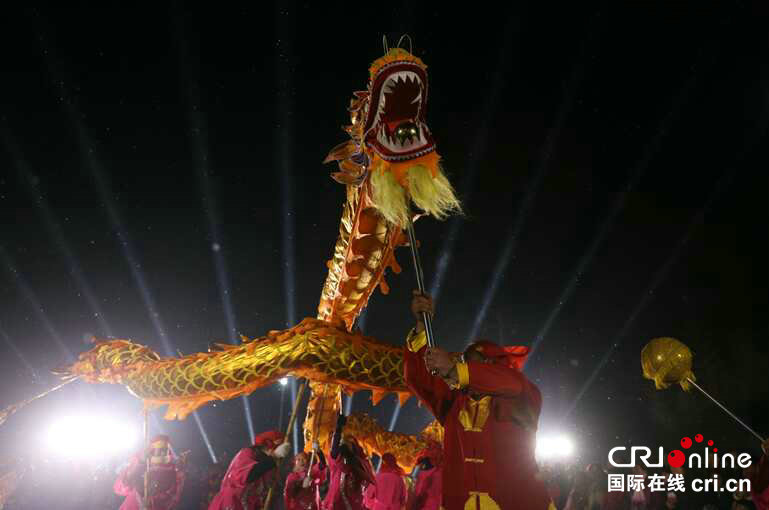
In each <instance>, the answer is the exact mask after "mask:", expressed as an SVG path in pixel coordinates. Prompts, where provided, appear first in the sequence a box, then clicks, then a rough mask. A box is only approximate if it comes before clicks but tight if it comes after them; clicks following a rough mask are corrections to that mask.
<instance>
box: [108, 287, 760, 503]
mask: <svg viewBox="0 0 769 510" xmlns="http://www.w3.org/2000/svg"><path fill="white" fill-rule="evenodd" d="M411 310H412V313H413V314H414V316H415V317H417V323H416V326H415V327H414V329H412V330H411V331H410V332H409V334H408V337H407V340H406V348H405V349H404V356H405V359H404V378H405V382H406V384H407V385H408V387H409V389H410V390H411V391H412V392H413V393H414V394H415V395H417V397H418V398H419V399H420V400H421V401H422V403H423V404H424V405H425V406H427V408H428V409H429V410H430V411H431V412H432V414H433V415H434V416H435V417H436V418H437V419H438V421H439V422H440V423H441V424H442V425H443V427H444V431H445V433H444V442H443V445H438V444H435V445H432V446H431V447H430V448H428V449H426V450H425V451H423V452H422V453H421V455H420V456H419V458H418V469H417V470H416V472H417V475H416V477H415V478H411V477H408V476H406V475H405V474H404V472H403V471H402V470H401V468H400V467H399V466H398V464H397V463H396V460H395V457H394V456H393V455H392V454H391V453H384V454H383V455H382V458H381V466H380V469H379V471H378V472H375V470H374V469H373V466H372V463H371V460H370V458H369V457H368V456H367V455H366V454H365V453H364V451H363V449H362V448H361V447H360V445H359V444H358V442H357V441H356V439H355V437H353V436H352V435H350V434H347V433H345V429H344V426H345V422H346V418H345V416H344V415H340V416H339V418H338V420H337V424H336V429H335V430H334V433H333V436H332V441H331V448H330V452H329V456H328V458H326V456H325V455H324V453H323V452H322V451H321V450H320V449H319V448H317V445H313V446H314V448H313V451H312V453H311V454H307V453H305V452H302V453H299V454H298V455H296V456H295V457H294V459H293V467H292V471H291V473H289V474H288V476H287V477H286V479H285V481H284V483H282V484H278V483H276V482H278V481H279V480H276V477H277V476H278V470H277V469H276V467H277V466H278V465H279V459H284V458H286V457H287V456H288V455H289V451H290V449H291V445H290V443H288V442H286V441H284V436H283V434H281V433H280V432H278V431H268V432H264V433H262V434H260V435H259V436H257V437H256V439H255V441H254V444H253V445H251V446H249V447H247V448H243V449H241V450H240V451H239V452H238V453H237V454H236V455H235V457H234V458H233V460H232V462H231V463H230V465H229V468H228V469H227V471H226V473H225V474H224V476H223V477H222V478H221V482H220V483H219V484H218V487H217V485H216V483H212V484H211V487H209V500H210V501H206V503H205V505H207V506H203V508H208V510H255V509H261V508H263V507H264V505H265V501H266V498H267V497H268V496H267V494H268V492H269V491H270V488H271V487H279V489H282V499H283V501H282V503H283V507H284V508H285V509H286V510H310V509H312V510H364V509H372V510H403V509H406V510H440V509H445V510H466V509H474V510H498V509H504V510H517V509H520V510H549V509H566V510H620V509H626V508H627V509H632V510H662V509H672V508H702V506H691V503H692V500H690V501H689V502H688V504H686V505H684V504H683V501H685V499H683V500H682V498H679V497H677V496H676V495H675V494H673V497H671V496H670V494H669V493H667V494H665V495H664V497H663V496H662V495H659V494H652V493H649V492H648V491H646V492H644V491H641V492H640V493H616V492H615V493H612V492H609V491H607V490H606V487H605V483H606V473H605V472H604V471H602V470H601V469H600V468H597V467H590V468H589V469H587V470H585V471H584V472H582V471H580V472H577V473H572V476H571V477H570V478H565V477H564V476H563V473H557V472H554V471H552V470H550V469H549V468H548V469H540V467H539V466H538V465H537V462H536V460H535V457H534V449H535V442H536V441H535V438H536V430H537V424H538V420H539V413H540V408H541V404H542V399H541V396H540V392H539V390H538V389H537V387H536V386H535V385H534V384H533V383H532V382H531V381H529V380H528V379H527V378H526V377H525V376H524V374H523V372H522V367H523V364H524V361H525V359H526V356H527V354H528V349H527V348H526V347H520V346H515V347H502V346H499V345H497V344H495V343H492V342H489V341H485V340H480V341H476V342H474V343H473V344H471V345H470V346H469V347H468V348H467V349H466V350H465V352H464V353H463V354H462V355H461V356H458V355H452V354H450V353H449V352H447V351H444V350H442V349H439V348H436V347H428V346H427V345H426V344H427V342H426V338H425V332H424V326H423V322H422V321H421V320H420V317H421V315H422V314H423V313H428V314H432V301H431V299H430V297H429V296H426V295H423V294H420V293H418V292H415V293H414V296H413V299H412V303H411ZM764 447H765V448H769V443H767V444H765V445H764ZM756 460H757V462H755V463H754V466H753V467H752V471H751V472H750V473H746V474H745V475H746V476H749V477H750V478H751V480H752V482H753V483H752V494H749V495H746V500H743V501H742V502H741V504H742V505H743V506H727V507H724V506H723V505H722V506H716V507H713V508H758V509H760V510H769V459H768V458H767V455H766V453H765V454H764V456H763V457H762V458H761V459H760V460H759V459H756ZM147 469H148V472H149V481H148V483H147V485H146V489H145V482H144V477H143V474H144V473H145V472H146V471H147ZM183 484H184V458H181V459H174V458H172V456H171V453H170V449H169V444H168V438H167V437H165V436H159V437H157V438H155V440H153V442H152V444H151V447H150V449H149V451H148V452H147V453H146V454H145V455H144V456H137V457H135V458H134V459H133V460H132V462H131V463H130V465H129V466H128V467H127V468H125V469H124V470H123V472H122V473H121V474H120V476H119V477H118V480H117V481H116V482H115V492H117V493H118V494H121V495H124V496H126V499H125V503H124V504H123V506H121V510H135V509H136V510H139V509H142V510H143V509H145V508H151V509H153V510H171V509H173V508H175V507H176V505H177V504H178V501H179V495H180V493H181V490H182V486H183ZM145 490H146V491H147V494H148V500H147V502H148V503H149V504H148V505H145V504H143V502H144V501H145V500H144V496H143V495H144V491H145ZM747 498H749V499H750V501H749V502H747V503H746V502H745V501H747ZM274 499H277V498H274ZM277 506H279V505H278V504H276V505H274V506H273V508H276V507H277Z"/></svg>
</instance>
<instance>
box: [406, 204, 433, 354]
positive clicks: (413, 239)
mask: <svg viewBox="0 0 769 510" xmlns="http://www.w3.org/2000/svg"><path fill="white" fill-rule="evenodd" d="M406 230H407V231H408V235H409V245H410V246H411V259H412V260H413V262H414V272H415V273H416V275H417V288H418V289H419V292H420V293H422V294H423V295H424V294H425V277H424V273H423V271H422V261H421V260H420V259H419V250H418V249H417V236H416V234H414V223H413V221H411V216H410V215H409V222H408V224H407V225H406ZM422 321H423V322H424V324H425V336H427V345H428V346H430V347H435V339H434V337H433V323H432V319H430V316H429V315H428V314H427V313H425V312H422Z"/></svg>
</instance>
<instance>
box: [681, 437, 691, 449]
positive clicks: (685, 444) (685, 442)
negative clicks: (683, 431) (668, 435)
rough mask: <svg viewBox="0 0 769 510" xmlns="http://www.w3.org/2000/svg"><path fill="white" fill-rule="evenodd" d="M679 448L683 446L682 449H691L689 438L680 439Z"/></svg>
mask: <svg viewBox="0 0 769 510" xmlns="http://www.w3.org/2000/svg"><path fill="white" fill-rule="evenodd" d="M681 446H683V447H684V448H691V446H692V439H691V438H690V437H685V438H683V439H681Z"/></svg>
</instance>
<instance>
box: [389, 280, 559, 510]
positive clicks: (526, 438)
mask: <svg viewBox="0 0 769 510" xmlns="http://www.w3.org/2000/svg"><path fill="white" fill-rule="evenodd" d="M411 311H412V313H413V314H414V316H415V317H416V318H417V324H416V327H415V328H414V329H413V330H412V331H411V333H410V334H409V336H408V339H407V349H405V354H404V356H405V357H404V378H405V380H406V384H407V385H408V387H409V388H410V389H411V390H412V391H413V392H414V393H415V394H416V395H417V396H418V397H419V399H420V400H421V401H422V402H423V403H424V404H425V405H426V406H427V407H428V409H430V411H431V412H432V413H433V415H434V416H435V417H436V418H437V419H438V421H439V422H440V423H441V424H442V425H443V427H444V429H445V434H444V443H443V451H444V463H443V507H444V508H445V509H446V510H462V509H476V510H499V509H503V508H504V509H510V508H515V509H518V510H546V509H547V508H548V505H549V498H548V496H547V491H546V490H545V485H544V483H543V482H542V481H541V480H540V479H539V478H538V477H537V464H536V461H535V460H534V447H535V440H536V430H537V423H538V420H539V412H540V408H541V405H542V397H541V396H540V393H539V390H538V389H537V387H536V386H535V385H534V384H533V383H532V382H531V381H529V380H528V379H527V378H526V377H525V376H524V375H523V373H522V372H521V369H522V368H523V363H524V361H525V360H526V355H527V354H528V348H526V347H521V346H516V347H501V346H499V345H497V344H494V343H492V342H489V341H486V340H479V341H476V342H474V343H473V344H471V345H470V346H469V347H468V348H467V349H466V350H465V352H464V354H463V355H462V356H461V357H460V356H452V355H450V354H449V353H448V352H446V351H445V350H443V349H440V348H438V347H427V338H426V335H425V331H424V320H423V317H424V316H425V315H426V316H427V317H430V316H431V315H432V313H433V305H432V300H431V299H430V297H429V296H427V295H426V294H424V293H422V292H419V291H414V297H413V300H412V303H411ZM433 374H435V375H433Z"/></svg>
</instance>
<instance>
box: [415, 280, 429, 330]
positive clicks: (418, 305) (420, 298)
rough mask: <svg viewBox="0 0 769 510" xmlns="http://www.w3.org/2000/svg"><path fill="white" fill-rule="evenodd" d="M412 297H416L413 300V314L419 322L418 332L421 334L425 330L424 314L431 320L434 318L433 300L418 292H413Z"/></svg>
mask: <svg viewBox="0 0 769 510" xmlns="http://www.w3.org/2000/svg"><path fill="white" fill-rule="evenodd" d="M412 295H413V296H414V297H413V298H411V313H412V314H414V317H415V318H416V320H417V325H416V331H417V332H420V331H422V330H424V329H425V324H424V321H423V320H422V313H423V312H424V313H426V314H427V315H429V316H430V317H431V318H432V316H433V298H431V297H430V296H428V295H427V294H422V293H420V292H419V291H418V290H414V291H412Z"/></svg>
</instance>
